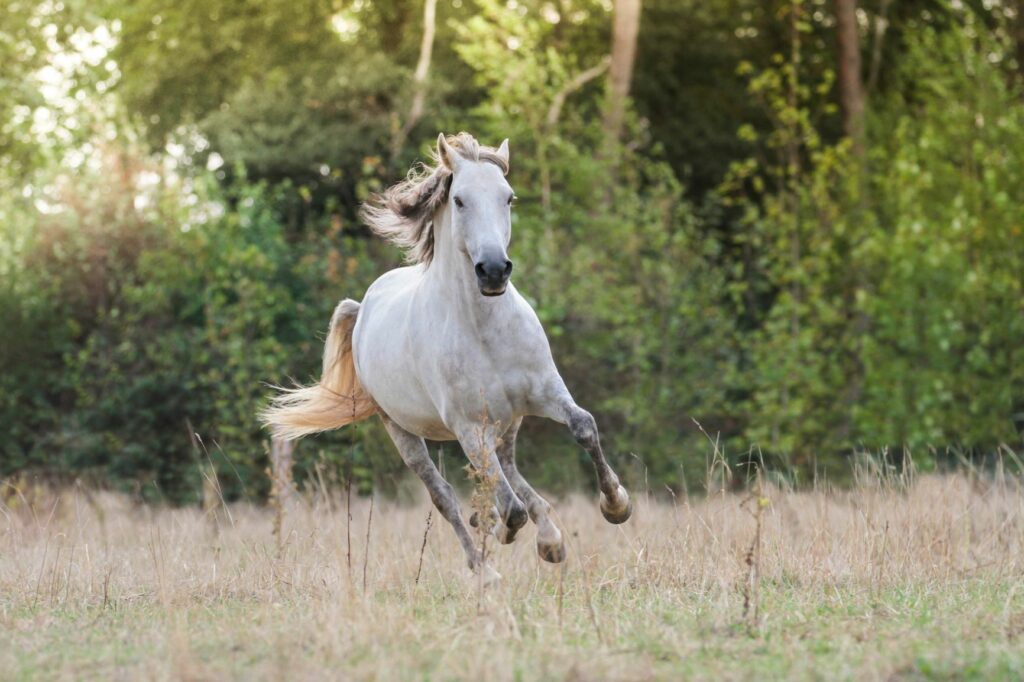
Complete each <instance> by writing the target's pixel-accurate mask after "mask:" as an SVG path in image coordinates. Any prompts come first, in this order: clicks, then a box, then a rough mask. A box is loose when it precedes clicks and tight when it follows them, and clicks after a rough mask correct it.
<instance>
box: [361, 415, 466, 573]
mask: <svg viewBox="0 0 1024 682" xmlns="http://www.w3.org/2000/svg"><path fill="white" fill-rule="evenodd" d="M380 416H381V420H382V421H383V422H384V428H386V429H387V431H388V435H390V436H391V440H392V441H394V443H395V447H396V448H398V453H399V454H400V455H401V456H402V460H403V461H404V462H405V463H406V464H407V465H408V467H409V468H410V469H412V470H413V471H414V472H416V475H417V476H419V477H420V480H422V481H423V484H424V485H425V486H426V487H427V492H428V493H430V499H431V501H433V503H434V506H435V507H437V510H438V511H439V512H441V515H442V516H443V517H444V518H445V519H447V521H448V523H450V524H451V525H452V528H453V529H454V530H455V535H456V536H457V537H458V538H459V542H460V543H461V544H462V550H463V551H464V552H465V553H466V561H467V562H468V563H469V567H470V568H471V569H473V570H476V569H477V568H478V567H479V566H480V563H481V556H480V551H479V550H478V549H477V548H476V546H475V545H474V544H473V538H472V536H471V535H470V534H469V530H468V529H467V528H466V524H465V523H463V521H462V513H461V511H460V510H459V498H458V497H456V496H455V490H453V489H452V486H451V484H450V483H448V481H446V480H444V477H443V476H441V472H439V471H438V470H437V467H436V466H434V462H433V461H432V460H431V459H430V454H429V453H428V452H427V444H426V443H424V442H423V439H422V438H420V437H419V436H415V435H413V434H411V433H409V432H408V431H406V430H405V429H403V428H402V427H400V426H399V425H398V424H396V423H395V422H393V421H391V419H390V418H388V417H387V415H385V414H384V413H383V412H381V413H380Z"/></svg>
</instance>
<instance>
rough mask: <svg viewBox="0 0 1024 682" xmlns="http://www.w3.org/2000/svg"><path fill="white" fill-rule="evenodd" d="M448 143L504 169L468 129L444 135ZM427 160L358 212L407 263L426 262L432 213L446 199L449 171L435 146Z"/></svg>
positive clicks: (468, 156) (503, 163)
mask: <svg viewBox="0 0 1024 682" xmlns="http://www.w3.org/2000/svg"><path fill="white" fill-rule="evenodd" d="M446 140H447V142H448V145H449V146H450V147H451V148H452V149H453V150H454V151H455V152H456V153H458V154H459V156H461V157H463V158H464V159H469V160H470V161H489V162H490V163H493V164H495V165H496V166H498V168H500V169H501V172H502V173H508V162H507V161H506V160H505V158H504V157H502V156H500V155H499V154H498V153H497V151H496V150H495V149H493V148H491V147H485V146H483V145H481V144H480V143H478V142H477V141H476V139H475V138H474V137H473V136H472V135H470V134H469V133H459V134H458V135H450V136H448V137H447V138H446ZM430 161H431V163H430V164H429V165H428V164H421V165H420V166H419V167H418V168H417V167H415V166H414V167H413V168H412V170H410V171H409V175H408V176H406V178H405V180H402V181H401V182H398V183H396V184H394V185H392V186H391V187H389V188H388V189H386V190H384V191H383V192H381V193H379V194H375V195H374V196H372V197H371V198H370V200H369V201H367V202H366V203H365V204H363V208H362V211H361V212H360V215H361V217H362V219H363V221H364V222H365V223H366V225H367V226H368V227H369V228H370V229H371V230H372V231H373V232H374V233H375V234H377V235H378V236H380V237H383V238H384V239H387V240H388V241H390V242H391V243H393V244H395V245H396V246H399V247H401V248H403V249H405V258H406V260H407V261H408V262H410V263H425V264H427V265H429V264H430V261H431V259H432V258H433V257H434V214H435V213H436V212H437V210H438V209H439V208H441V206H442V205H443V204H444V203H445V202H446V201H447V200H448V190H449V188H450V187H451V184H452V171H451V169H449V168H448V167H447V166H445V164H444V163H442V161H441V159H440V153H439V152H438V151H437V150H436V149H435V150H434V151H433V152H431V159H430Z"/></svg>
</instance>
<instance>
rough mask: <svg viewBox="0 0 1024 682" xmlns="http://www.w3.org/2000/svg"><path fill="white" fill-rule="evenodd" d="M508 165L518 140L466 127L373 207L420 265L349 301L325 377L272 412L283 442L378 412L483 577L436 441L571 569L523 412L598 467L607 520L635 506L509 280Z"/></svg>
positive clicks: (338, 317)
mask: <svg viewBox="0 0 1024 682" xmlns="http://www.w3.org/2000/svg"><path fill="white" fill-rule="evenodd" d="M508 168H509V164H508V140H505V141H504V142H502V143H501V146H500V147H498V149H493V148H489V147H483V146H480V145H479V144H478V143H477V141H476V140H475V139H474V138H473V137H472V136H471V135H468V134H466V133H460V134H459V135H457V136H454V137H449V138H445V136H444V135H443V134H442V135H440V136H439V137H438V138H437V152H436V156H435V158H434V164H433V165H432V166H429V167H425V168H424V169H423V171H422V172H421V173H410V175H409V177H408V178H407V179H406V180H404V181H402V182H400V183H398V184H397V185H395V186H393V187H391V188H390V189H388V190H387V191H385V192H384V193H383V194H381V195H380V196H378V197H375V200H374V201H372V202H371V203H370V204H368V205H367V206H364V208H363V218H364V220H365V221H366V222H367V224H368V225H369V226H370V228H371V229H372V230H373V231H374V232H376V233H377V234H378V235H381V236H383V237H385V238H387V239H389V240H391V241H393V242H394V243H396V244H398V245H400V246H402V247H404V248H405V249H407V252H408V259H409V261H410V262H411V263H413V265H411V266H409V267H403V268H398V269H396V270H392V271H390V272H388V273H386V274H385V275H383V276H382V277H380V278H379V279H378V280H377V281H376V282H374V283H373V284H372V285H371V286H370V288H369V289H368V290H367V292H366V295H365V296H364V298H363V302H362V304H360V303H357V302H356V301H353V300H350V299H346V300H344V301H342V302H341V303H340V304H339V305H338V307H337V309H336V310H335V311H334V316H333V318H332V319H331V326H330V331H329V332H328V336H327V342H326V347H325V349H324V357H323V375H322V378H321V379H320V382H319V383H318V384H315V385H313V386H308V387H304V388H297V389H292V390H286V391H282V393H280V394H279V395H277V396H276V397H275V398H274V400H273V401H272V403H271V405H270V407H269V408H268V409H267V410H266V411H264V412H263V414H262V415H261V416H262V419H263V421H264V422H265V423H266V424H268V425H269V426H270V427H271V428H272V430H273V433H274V434H275V435H276V436H277V437H279V438H283V439H295V438H299V437H301V436H304V435H307V434H310V433H315V432H317V431H324V430H328V429H336V428H338V427H340V426H343V425H345V424H350V423H352V422H355V421H358V420H360V419H364V418H366V417H369V416H370V415H372V414H374V413H376V414H379V415H380V417H381V419H382V420H383V422H384V426H385V428H386V429H387V431H388V433H389V434H390V436H391V438H392V440H393V441H394V443H395V446H396V447H397V448H398V452H399V453H400V454H401V456H402V459H403V460H405V463H406V464H407V465H408V466H409V468H411V469H412V470H413V471H414V472H416V474H417V475H418V476H419V477H420V478H421V479H422V480H423V483H424V484H425V485H426V487H427V490H428V491H429V492H430V497H431V499H432V500H433V502H434V504H435V505H436V506H437V508H438V510H439V511H440V512H441V514H442V515H443V516H444V517H445V519H447V520H448V522H449V523H450V524H451V525H452V527H453V528H454V529H455V533H456V535H458V538H459V541H460V542H461V544H462V547H463V549H464V550H465V552H466V558H467V560H468V562H469V566H470V568H471V569H474V570H476V569H478V568H480V567H481V562H482V557H481V555H480V552H479V550H478V549H477V548H476V547H475V545H474V543H473V540H472V538H471V536H470V534H469V531H468V530H467V529H466V526H465V524H464V523H463V520H462V516H461V513H460V511H459V502H458V499H457V498H456V496H455V493H454V491H453V490H452V487H451V486H450V485H449V484H448V482H447V481H445V480H444V478H442V477H441V474H440V473H439V472H438V470H437V468H436V467H435V466H434V463H433V462H432V461H431V459H430V456H429V455H428V453H427V447H426V444H425V443H424V439H425V438H426V439H431V440H441V441H444V440H458V441H459V443H460V444H461V446H462V448H463V450H464V451H465V452H466V454H467V456H468V457H469V459H470V461H471V462H472V463H473V465H474V466H475V467H476V468H477V469H478V470H479V471H480V473H481V474H482V475H485V476H487V477H488V478H489V479H490V480H492V481H495V482H496V498H497V500H496V501H497V512H498V514H499V518H500V522H499V523H498V525H497V532H496V534H497V536H498V538H499V539H500V540H501V541H502V542H504V543H508V542H511V541H512V540H513V539H514V538H515V535H516V532H517V531H518V530H519V529H520V528H522V527H523V525H524V524H525V523H526V520H527V516H529V518H530V519H532V520H533V522H534V523H536V524H537V528H538V532H537V551H538V553H539V554H540V556H541V557H542V558H543V559H545V560H547V561H550V562H560V561H562V560H563V559H564V558H565V546H564V544H563V541H562V534H561V532H560V531H559V530H558V528H557V527H556V526H555V525H554V524H553V523H552V522H551V519H550V517H549V513H550V509H551V507H550V505H549V504H548V503H547V502H546V501H545V500H544V499H543V498H542V497H541V496H540V495H538V494H537V493H536V492H535V491H534V490H533V488H531V487H530V485H529V484H528V483H527V482H526V481H525V480H524V479H523V477H522V476H521V475H520V474H519V472H518V471H517V469H516V464H515V440H516V432H517V431H518V430H519V425H520V424H521V422H522V419H523V417H526V416H537V417H547V418H548V419H553V420H555V421H557V422H560V423H562V424H566V425H567V426H568V427H569V430H570V431H571V432H572V435H573V436H574V437H575V438H576V441H577V442H578V443H579V444H580V445H582V446H583V447H584V448H585V449H586V451H587V452H588V453H589V454H590V456H591V458H592V459H593V461H594V466H595V468H596V469H597V477H598V482H599V484H600V488H601V504H600V508H601V512H602V513H603V514H604V517H605V518H606V519H607V520H608V521H610V522H611V523H623V522H624V521H626V520H627V519H628V518H629V516H630V514H631V512H632V505H631V504H630V500H629V495H628V494H627V493H626V490H625V489H624V488H623V487H622V486H621V485H620V484H619V478H618V476H616V474H615V472H614V471H612V469H611V467H609V466H608V462H607V461H606V460H605V457H604V453H603V452H602V450H601V443H600V440H599V438H598V433H597V426H596V424H595V423H594V418H593V417H592V416H591V415H590V413H589V412H587V411H586V410H584V409H582V408H581V407H579V406H578V405H577V404H576V401H575V400H573V398H572V396H571V395H570V394H569V391H568V389H567V388H566V387H565V382H563V381H562V378H561V377H560V376H559V374H558V370H557V369H555V363H554V360H553V359H552V357H551V349H550V347H549V345H548V340H547V337H546V336H545V334H544V329H543V328H542V327H541V324H540V321H539V320H538V319H537V315H536V313H534V311H533V308H531V307H530V304H529V303H527V302H526V300H525V299H523V297H522V296H520V295H519V292H518V291H516V288H515V286H514V285H513V284H512V283H511V282H510V281H509V276H510V275H511V273H512V262H511V261H510V260H509V259H508V255H507V253H508V245H509V240H510V237H511V232H512V217H511V205H512V199H513V198H514V194H513V192H512V188H511V187H510V186H509V184H508V182H507V181H506V180H505V175H506V174H507V173H508Z"/></svg>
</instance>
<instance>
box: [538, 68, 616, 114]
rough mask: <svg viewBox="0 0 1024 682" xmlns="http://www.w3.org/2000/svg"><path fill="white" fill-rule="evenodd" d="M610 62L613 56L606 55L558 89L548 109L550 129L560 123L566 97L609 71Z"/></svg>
mask: <svg viewBox="0 0 1024 682" xmlns="http://www.w3.org/2000/svg"><path fill="white" fill-rule="evenodd" d="M609 64H611V57H609V56H605V57H604V58H603V59H602V60H601V61H600V62H598V63H597V64H596V65H594V66H592V67H590V68H589V69H587V70H586V71H582V72H580V73H578V74H576V76H575V78H573V79H572V80H571V81H569V82H568V83H566V84H565V86H564V87H563V88H562V89H561V90H559V91H558V94H556V95H555V98H554V99H553V100H551V107H550V108H549V109H548V116H547V119H546V123H547V126H548V130H553V129H554V127H555V125H556V124H557V123H558V118H559V117H560V116H561V115H562V107H563V106H565V100H566V98H567V97H568V96H569V95H571V94H572V93H574V92H576V91H577V90H579V89H580V88H582V87H583V86H584V85H586V84H587V83H589V82H590V81H592V80H594V79H595V78H597V77H598V76H600V75H601V74H603V73H604V72H605V71H607V70H608V65H609Z"/></svg>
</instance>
